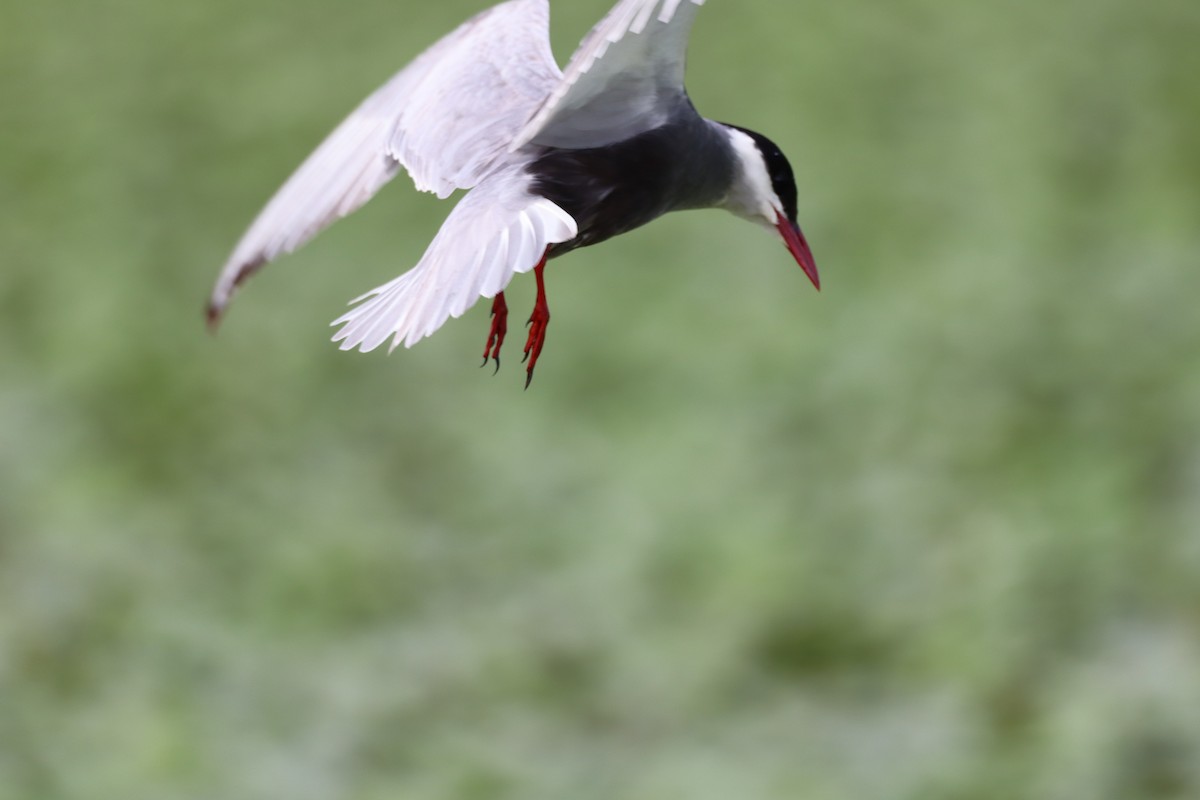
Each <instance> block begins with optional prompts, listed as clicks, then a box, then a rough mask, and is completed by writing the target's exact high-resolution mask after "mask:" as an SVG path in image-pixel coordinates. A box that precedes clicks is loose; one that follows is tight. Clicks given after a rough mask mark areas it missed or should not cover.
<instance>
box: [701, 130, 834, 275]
mask: <svg viewBox="0 0 1200 800" xmlns="http://www.w3.org/2000/svg"><path fill="white" fill-rule="evenodd" d="M723 127H724V128H725V130H726V132H727V134H728V136H729V142H730V144H731V145H732V146H733V153H734V177H733V186H732V188H731V189H730V192H729V195H728V196H727V197H726V198H725V203H724V207H725V208H727V209H728V210H730V211H732V212H733V213H734V214H737V215H738V216H739V217H743V218H745V219H748V220H750V221H752V222H758V223H760V224H762V225H765V226H766V227H768V228H770V229H772V230H775V231H778V233H779V235H780V236H781V237H783V242H784V244H785V245H787V249H788V250H789V251H790V252H791V254H792V257H793V258H795V259H796V263H797V264H799V265H800V268H801V269H803V270H804V274H805V275H807V276H808V279H809V280H811V281H812V282H813V286H815V287H817V289H818V290H820V288H821V278H820V276H819V275H818V274H817V262H816V261H814V260H813V254H812V250H810V249H809V247H808V242H807V241H806V240H805V238H804V234H803V233H802V232H801V231H800V225H799V224H798V223H797V222H796V179H795V177H793V175H792V165H791V164H789V163H788V160H787V158H785V157H784V155H783V151H781V150H780V149H779V147H778V146H777V145H776V144H775V143H774V142H772V141H771V140H770V139H768V138H767V137H765V136H763V135H762V134H761V133H755V132H754V131H750V130H746V129H745V128H739V127H737V126H735V125H723Z"/></svg>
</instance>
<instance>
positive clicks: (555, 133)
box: [509, 0, 704, 152]
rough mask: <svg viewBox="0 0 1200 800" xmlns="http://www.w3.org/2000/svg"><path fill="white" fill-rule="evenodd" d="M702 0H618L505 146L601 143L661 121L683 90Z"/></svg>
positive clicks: (617, 139) (580, 145)
mask: <svg viewBox="0 0 1200 800" xmlns="http://www.w3.org/2000/svg"><path fill="white" fill-rule="evenodd" d="M703 4H704V0H621V2H619V3H617V5H616V6H615V7H614V8H613V9H612V10H611V11H610V12H609V13H608V15H607V16H605V17H604V19H602V20H601V21H600V23H599V24H598V25H596V27H595V28H593V29H592V31H591V32H590V33H589V34H588V35H587V37H585V38H584V40H583V42H582V43H581V44H580V45H579V49H578V50H576V51H575V54H574V55H573V56H572V57H571V62H570V64H568V65H567V69H566V70H565V72H564V73H563V78H562V81H561V82H560V83H559V84H558V85H557V86H556V87H554V88H553V90H552V91H551V92H550V94H549V96H548V97H546V99H545V102H544V103H542V104H541V106H540V107H539V108H538V109H537V112H536V113H535V114H533V116H532V117H530V119H529V122H528V124H526V125H525V126H524V127H523V128H522V129H521V131H520V133H518V134H517V136H516V138H515V139H514V140H513V142H512V145H511V146H510V147H509V149H510V150H511V151H514V152H515V151H516V150H517V149H519V148H520V147H522V146H524V145H525V144H527V143H529V142H534V143H537V144H544V145H550V146H554V147H602V146H604V145H606V144H611V143H612V142H615V141H619V140H621V139H625V138H628V137H630V136H633V135H636V134H638V133H642V132H644V131H647V130H651V129H652V128H656V127H658V126H659V125H661V124H663V122H665V121H666V118H667V115H668V113H669V111H670V110H671V105H670V103H671V102H677V101H678V100H680V99H682V98H683V97H684V96H685V95H684V88H683V72H684V62H685V60H686V56H687V41H688V35H689V34H690V32H691V29H692V22H693V21H694V20H695V16H696V10H697V8H698V7H699V6H701V5H703ZM655 12H657V14H656V13H655ZM652 18H653V19H654V20H656V21H655V22H651V19H652Z"/></svg>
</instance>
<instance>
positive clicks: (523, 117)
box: [206, 0, 821, 388]
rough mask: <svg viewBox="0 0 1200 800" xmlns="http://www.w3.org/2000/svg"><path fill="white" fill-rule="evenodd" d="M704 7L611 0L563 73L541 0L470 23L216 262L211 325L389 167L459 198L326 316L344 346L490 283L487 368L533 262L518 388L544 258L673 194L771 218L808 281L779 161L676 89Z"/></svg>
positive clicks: (543, 317) (452, 304) (530, 361)
mask: <svg viewBox="0 0 1200 800" xmlns="http://www.w3.org/2000/svg"><path fill="white" fill-rule="evenodd" d="M703 3H704V0H619V2H617V4H616V5H615V6H614V7H613V8H612V9H611V10H610V11H609V13H608V14H607V15H606V16H605V17H604V18H603V19H601V21H600V22H599V23H597V25H596V26H595V27H594V28H593V29H592V30H591V31H590V32H589V33H588V35H587V36H586V37H584V39H583V41H582V42H581V43H580V45H579V47H578V49H577V50H576V51H575V53H574V55H573V56H572V57H571V59H570V61H569V62H568V64H567V67H566V69H565V70H563V69H560V68H559V66H558V65H557V63H556V61H555V59H554V55H553V53H552V52H551V49H550V37H549V21H550V20H549V17H550V9H549V1H548V0H508V2H504V3H500V4H498V5H495V6H493V7H491V8H489V9H487V10H485V11H482V12H480V13H478V14H477V15H475V16H474V17H472V18H471V19H469V20H467V21H466V22H464V23H463V24H462V25H460V26H459V27H458V28H457V29H455V30H454V31H452V32H451V33H449V34H447V35H446V36H445V37H443V38H442V39H441V40H439V41H438V42H437V43H436V44H434V45H433V46H432V47H430V48H429V49H428V50H426V51H425V52H424V53H422V54H421V55H419V56H418V57H417V58H416V59H415V60H414V61H412V62H411V63H410V64H409V65H408V66H406V67H404V68H403V69H402V70H401V71H400V72H398V73H397V74H396V75H394V76H393V77H392V78H391V79H390V80H388V81H387V82H386V83H385V84H384V85H383V86H382V87H380V88H379V89H378V90H377V91H375V92H374V93H373V94H371V95H370V96H368V97H367V99H366V100H364V101H363V102H362V103H361V104H360V105H359V106H358V107H357V108H356V109H355V110H354V111H353V112H352V113H351V114H350V116H349V117H348V118H346V119H345V120H344V121H343V122H342V123H341V124H340V125H338V126H337V127H336V128H335V129H334V131H333V132H332V133H331V134H329V136H328V137H327V138H326V139H325V140H324V141H323V142H322V143H321V144H320V145H319V146H318V147H317V149H316V150H315V151H314V152H313V153H312V154H311V155H310V156H309V157H308V158H307V160H305V161H304V162H303V163H302V164H301V165H300V167H299V168H298V169H297V170H296V171H295V172H294V173H293V174H292V176H291V177H290V178H289V179H288V180H287V181H286V182H285V183H284V184H283V186H282V187H281V188H280V189H279V190H278V191H277V192H276V194H275V195H274V196H273V197H272V198H271V200H270V201H269V202H268V203H267V205H266V206H265V207H264V208H263V210H262V211H261V212H260V213H259V215H258V217H257V218H256V219H255V220H254V222H253V223H252V224H251V226H250V228H249V229H248V230H247V231H246V233H245V234H244V235H243V237H242V238H241V240H240V241H239V242H238V243H237V245H236V247H235V248H234V250H233V252H232V254H231V255H230V257H229V260H228V261H227V262H226V264H225V266H224V267H223V268H222V270H221V272H220V274H219V276H218V278H217V281H216V284H215V286H214V288H213V290H212V294H211V296H210V298H209V301H208V305H207V309H206V310H207V319H208V323H209V326H210V327H211V328H212V329H213V330H215V329H216V327H217V325H218V323H219V322H220V320H221V318H222V317H223V315H224V313H225V311H226V308H227V306H228V304H229V302H230V300H231V299H232V297H233V294H234V292H235V291H236V290H237V288H238V287H239V286H240V285H241V284H242V283H243V282H244V281H245V280H246V279H247V278H249V277H250V276H251V275H253V274H255V273H256V272H257V271H258V270H260V269H261V268H262V267H263V266H264V265H265V264H267V263H268V262H270V261H273V260H275V259H276V258H278V257H279V256H281V255H283V254H286V253H290V252H292V251H294V250H295V249H296V248H298V247H300V246H301V245H303V244H305V243H306V242H308V241H309V240H310V239H311V238H312V237H313V236H315V235H316V234H317V233H319V232H320V231H321V230H323V229H324V228H325V227H327V226H328V225H330V224H331V223H333V222H334V221H336V220H337V219H339V218H342V217H345V216H346V215H348V214H350V213H351V212H353V211H355V210H356V209H358V208H359V207H361V206H362V205H363V204H364V203H366V202H367V201H368V200H370V199H371V197H373V196H374V195H375V193H376V192H377V191H379V190H380V189H381V188H382V187H383V186H384V185H385V184H386V183H388V182H389V181H390V180H391V179H392V178H393V177H395V176H396V174H397V173H399V172H400V170H401V169H404V170H406V171H407V172H408V174H409V176H410V177H411V178H412V180H413V183H414V184H415V186H416V188H417V189H418V190H421V191H426V192H432V193H433V194H435V195H437V197H438V198H441V199H445V198H447V197H449V196H450V195H451V194H453V193H454V192H456V191H459V190H466V193H465V194H464V195H463V196H462V198H461V199H460V200H459V201H458V203H457V205H455V207H454V208H453V210H451V212H450V214H449V215H448V217H447V218H446V220H445V222H444V223H443V224H442V226H441V229H440V230H439V231H438V233H437V234H436V236H434V238H433V241H432V242H431V243H430V244H429V246H428V249H426V251H425V253H424V255H423V256H422V257H421V259H420V261H419V262H418V263H417V265H416V266H415V267H413V268H412V269H410V270H409V271H407V272H405V273H403V274H402V275H400V276H399V277H398V278H396V279H394V280H392V281H389V282H388V283H385V284H383V285H381V286H378V287H376V288H375V289H372V290H371V291H370V292H367V293H366V294H364V295H362V296H361V297H358V298H357V299H355V300H352V301H351V302H350V305H351V306H353V307H352V308H351V309H350V310H349V311H348V312H347V313H345V314H343V315H342V316H341V317H339V318H338V319H336V320H335V321H334V322H333V323H332V325H334V326H339V329H338V330H337V331H336V333H335V335H334V336H333V341H335V342H338V343H339V344H340V349H342V350H353V349H359V350H361V351H363V352H367V351H370V350H374V349H375V348H377V347H379V346H380V345H382V344H383V343H385V342H388V341H389V340H390V346H389V352H391V351H392V350H394V349H395V348H396V347H397V346H398V345H399V344H401V343H403V344H404V345H405V346H406V347H411V346H412V345H413V344H415V343H416V342H417V341H419V340H421V339H423V338H425V337H426V336H429V335H430V334H432V333H433V332H434V331H436V330H437V329H438V328H440V327H441V326H442V325H443V324H444V323H445V322H446V320H447V319H448V318H449V317H456V318H457V317H459V316H461V315H462V314H463V313H464V312H465V311H466V310H467V309H468V308H469V307H471V306H472V305H474V303H475V302H477V301H478V300H479V299H480V298H485V299H486V298H490V299H491V300H492V309H491V318H490V319H491V328H490V330H489V332H488V337H487V340H486V342H485V347H484V351H483V364H484V365H487V364H488V362H489V360H491V361H492V362H494V364H495V370H496V371H499V368H500V350H501V347H502V345H503V344H504V340H505V337H506V335H507V332H508V306H507V303H506V301H505V297H504V290H505V288H506V287H507V286H508V284H509V282H510V281H511V280H512V278H513V277H514V276H515V275H516V274H517V273H527V272H530V271H532V272H533V273H534V277H535V279H536V284H537V296H536V299H535V302H534V307H533V312H532V314H531V315H530V318H529V322H528V323H527V327H528V329H529V331H528V334H527V338H526V342H525V347H524V359H523V362H524V363H525V365H526V370H525V371H526V377H525V388H528V387H529V385H530V381H532V379H533V373H534V368H535V367H536V365H537V363H538V359H539V356H540V355H541V353H542V349H543V346H544V344H545V339H546V330H547V326H548V324H549V322H550V307H549V304H548V302H547V299H546V287H545V276H544V271H545V267H546V263H547V261H549V260H550V259H554V258H557V257H559V256H562V255H565V254H567V253H569V252H571V251H572V250H576V249H578V248H580V247H588V246H591V245H594V244H598V243H600V242H603V241H606V240H608V239H611V238H612V237H614V236H618V235H620V234H623V233H626V232H628V231H631V230H633V229H635V228H638V227H640V226H642V225H645V224H646V223H648V222H651V221H652V220H654V219H656V218H658V217H660V216H662V215H663V214H666V213H668V212H672V211H680V210H685V209H700V208H718V209H725V210H727V211H730V212H732V213H733V214H735V215H737V216H739V217H742V218H744V219H747V220H750V221H752V222H755V223H758V224H759V225H761V226H762V227H764V228H766V229H768V230H770V231H773V232H775V233H777V234H778V236H779V237H780V238H781V239H782V241H783V244H784V245H785V246H786V248H787V249H788V250H789V251H790V253H791V255H792V257H793V258H795V260H796V262H797V264H799V266H800V267H801V269H802V270H803V271H804V273H805V274H806V275H807V276H808V278H809V280H811V282H812V284H813V286H814V287H816V289H817V290H818V291H819V290H820V288H821V283H820V277H819V275H818V273H817V266H816V262H815V261H814V259H813V254H812V250H811V249H810V247H809V245H808V242H807V240H806V239H805V236H804V234H803V232H802V231H801V229H800V225H799V224H798V223H797V221H796V217H797V203H798V195H797V188H796V181H795V177H794V173H793V170H792V167H791V165H790V163H789V162H788V160H787V158H786V157H785V156H784V155H783V152H782V151H781V150H780V149H779V147H778V146H777V145H776V144H775V143H774V142H772V141H771V140H770V139H768V138H767V137H766V136H763V135H762V134H760V133H757V132H754V131H752V130H750V129H748V128H744V127H740V126H736V125H731V124H726V123H722V122H716V121H713V120H710V119H707V118H705V117H702V116H701V115H700V114H699V112H698V111H697V110H696V108H695V106H694V105H693V104H692V101H691V99H690V98H689V96H688V93H687V90H686V89H685V87H684V66H685V60H686V55H687V44H688V38H689V35H690V32H691V29H692V24H693V21H694V20H695V17H696V13H697V11H698V9H699V7H700V6H701V5H703Z"/></svg>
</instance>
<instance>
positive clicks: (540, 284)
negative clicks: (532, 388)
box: [523, 248, 550, 389]
mask: <svg viewBox="0 0 1200 800" xmlns="http://www.w3.org/2000/svg"><path fill="white" fill-rule="evenodd" d="M549 255H550V249H549V248H546V252H545V253H543V254H542V260H541V261H539V262H538V265H537V266H536V267H534V268H533V276H534V277H535V278H537V300H536V301H534V304H533V314H531V315H530V317H529V322H528V323H527V324H528V326H529V338H528V339H527V340H526V341H525V358H524V359H523V360H527V361H528V362H529V366H527V367H526V368H525V388H526V389H528V388H529V382H530V381H532V380H533V368H534V367H535V366H537V360H538V356H539V355H541V354H542V345H543V344H545V343H546V325H547V324H549V322H550V306H548V305H547V304H546V282H545V278H544V277H543V276H542V272H543V271H544V270H545V269H546V257H547V256H549Z"/></svg>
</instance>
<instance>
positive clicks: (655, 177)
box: [528, 117, 733, 258]
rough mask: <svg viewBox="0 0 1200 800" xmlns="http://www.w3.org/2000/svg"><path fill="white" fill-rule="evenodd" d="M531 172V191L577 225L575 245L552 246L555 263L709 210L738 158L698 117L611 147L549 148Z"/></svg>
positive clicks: (729, 179)
mask: <svg viewBox="0 0 1200 800" xmlns="http://www.w3.org/2000/svg"><path fill="white" fill-rule="evenodd" d="M528 169H529V173H530V174H531V175H532V176H533V182H532V185H531V187H530V190H531V191H532V192H533V193H534V194H537V195H540V196H542V197H545V198H546V199H548V200H551V201H553V202H554V203H556V204H557V205H558V206H560V207H561V208H562V209H563V210H564V211H566V212H567V213H568V214H570V215H571V216H572V217H573V218H574V219H575V222H576V223H577V224H578V226H579V234H578V235H577V236H576V237H575V238H574V239H571V240H570V241H568V242H563V243H561V244H556V245H554V246H553V247H551V248H550V257H551V258H553V257H555V256H560V255H562V254H563V253H567V252H570V251H571V250H574V249H576V248H579V247H587V246H588V245H593V244H596V243H598V242H603V241H604V240H605V239H611V238H612V237H613V236H617V235H618V234H622V233H626V232H627V231H631V230H633V229H634V228H637V227H640V226H642V225H645V224H646V223H647V222H650V221H651V220H653V219H656V218H657V217H660V216H662V215H663V214H665V213H667V212H668V211H677V210H682V209H686V208H707V207H711V206H712V205H714V204H715V203H717V202H719V201H720V200H721V198H722V197H724V196H725V194H726V192H727V191H728V189H729V186H730V184H731V182H732V180H733V155H732V153H731V152H730V146H729V143H728V140H727V139H725V137H724V136H722V135H721V133H720V132H719V131H716V130H714V129H713V128H712V127H711V126H710V125H709V124H708V123H706V122H705V121H704V120H702V119H700V118H699V117H695V118H694V119H689V120H686V121H682V122H675V123H671V124H668V125H664V126H662V127H660V128H655V129H654V130H652V131H648V132H646V133H643V134H640V135H638V136H635V137H633V138H631V139H627V140H625V141H623V142H617V143H616V144H612V145H607V146H605V147H596V148H589V149H582V150H564V149H558V148H547V149H546V150H545V151H544V152H543V153H542V154H541V155H540V156H538V158H537V159H536V160H534V161H533V162H532V163H531V164H530V165H529V168H528Z"/></svg>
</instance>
